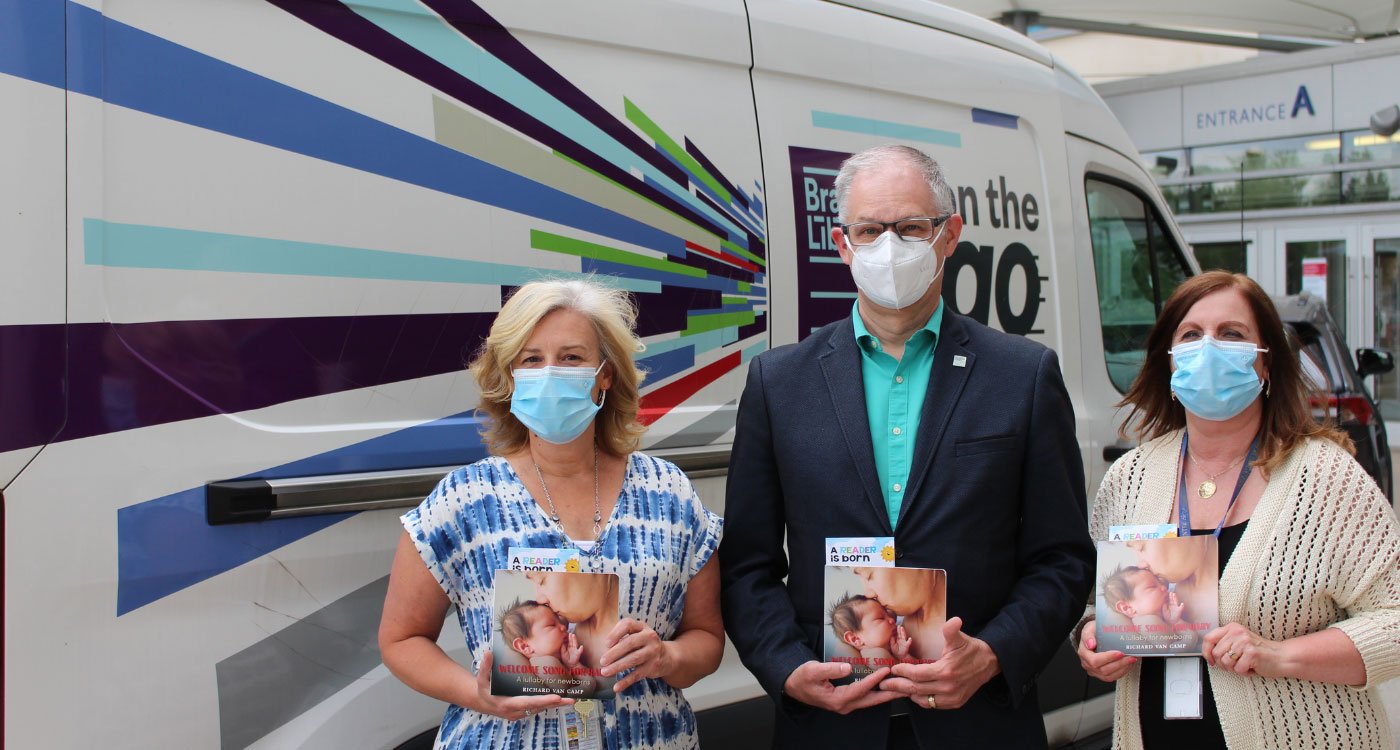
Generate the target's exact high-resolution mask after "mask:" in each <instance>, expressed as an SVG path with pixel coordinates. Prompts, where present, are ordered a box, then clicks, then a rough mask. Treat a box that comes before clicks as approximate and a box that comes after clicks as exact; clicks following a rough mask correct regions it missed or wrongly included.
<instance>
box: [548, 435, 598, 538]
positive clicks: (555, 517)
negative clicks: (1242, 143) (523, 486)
mask: <svg viewBox="0 0 1400 750" xmlns="http://www.w3.org/2000/svg"><path fill="white" fill-rule="evenodd" d="M530 464H531V465H532V466H534V467H535V478H536V479H538V480H540V489H543V490H544V501H545V502H546V503H549V518H550V520H551V521H554V525H555V526H557V527H559V533H561V534H563V535H564V538H565V539H570V537H569V532H567V531H565V530H564V524H562V523H560V522H559V511H558V510H556V509H555V507H554V498H552V497H550V496H549V485H547V484H545V482H544V472H542V471H540V465H539V464H538V463H536V462H535V456H534V454H533V453H532V454H531V455H530ZM602 538H603V505H602V503H600V502H599V500H598V446H597V445H594V446H593V543H594V544H597V543H598V540H599V539H602ZM570 541H572V540H570Z"/></svg>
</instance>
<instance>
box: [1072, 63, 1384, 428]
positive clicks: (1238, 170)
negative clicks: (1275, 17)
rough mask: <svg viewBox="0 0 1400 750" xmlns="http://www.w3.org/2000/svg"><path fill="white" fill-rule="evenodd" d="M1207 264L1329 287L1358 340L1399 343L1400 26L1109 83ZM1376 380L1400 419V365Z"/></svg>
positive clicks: (1293, 288) (1295, 286) (1265, 279)
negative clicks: (1398, 114)
mask: <svg viewBox="0 0 1400 750" xmlns="http://www.w3.org/2000/svg"><path fill="white" fill-rule="evenodd" d="M1097 89H1098V91H1099V93H1100V94H1101V95H1102V96H1103V97H1104V99H1105V101H1107V102H1108V105H1109V107H1111V108H1112V109H1113V111H1114V113H1115V114H1116V115H1117V116H1118V118H1119V119H1120V120H1121V121H1122V122H1123V124H1124V126H1125V127H1126V128H1127V130H1128V133H1129V135H1130V136H1131V137H1132V138H1133V140H1134V142H1135V143H1136V145H1137V147H1138V149H1139V150H1140V151H1142V154H1143V159H1144V160H1145V161H1146V163H1147V166H1148V167H1149V169H1151V170H1152V171H1153V173H1154V174H1155V175H1156V178H1157V180H1158V184H1159V186H1160V187H1161V189H1162V192H1163V195H1164V197H1165V198H1166V200H1167V203H1168V205H1169V206H1170V207H1171V209H1172V210H1173V211H1174V212H1175V214H1176V217H1177V220H1178V223H1179V224H1180V226H1181V229H1182V232H1183V233H1184V234H1185V236H1186V239H1187V241H1188V242H1190V243H1191V244H1192V246H1193V247H1194V249H1195V252H1196V257H1197V259H1198V260H1199V261H1200V264H1201V267H1202V268H1203V269H1210V268H1226V269H1229V270H1233V271H1241V272H1244V273H1247V274H1249V275H1250V276H1252V277H1253V278H1255V279H1256V280H1258V281H1259V282H1260V283H1261V284H1262V285H1263V286H1264V288H1265V289H1266V290H1268V291H1269V292H1271V293H1273V294H1294V293H1297V292H1300V291H1304V290H1306V291H1309V292H1311V293H1313V294H1315V295H1318V296H1321V297H1324V298H1325V299H1326V302H1327V306H1328V308H1329V310H1330V311H1331V313H1332V317H1333V318H1334V319H1335V321H1336V323H1337V325H1338V326H1339V327H1340V328H1341V329H1342V330H1343V332H1344V333H1345V336H1346V338H1347V340H1348V342H1349V344H1350V346H1351V347H1352V348H1353V349H1355V348H1358V347H1376V348H1380V349H1386V350H1389V351H1390V352H1392V353H1393V354H1396V355H1400V134H1391V135H1382V134H1379V133H1376V132H1373V131H1372V129H1371V127H1370V120H1371V117H1372V115H1373V114H1375V113H1377V112H1378V111H1382V110H1385V109H1388V108H1390V107H1392V106H1394V105H1396V104H1397V102H1400V38H1391V39H1385V40H1380V41H1373V42H1368V43H1361V44H1348V45H1343V46H1338V47H1331V48H1326V49H1320V50H1316V51H1308V52H1297V53H1293V54H1289V55H1271V56H1266V57H1258V58H1255V59H1251V60H1247V61H1244V62H1240V63H1233V64H1229V65H1221V66H1216V67H1212V68H1204V69H1198V70H1193V71H1187V72H1182V73H1173V74H1168V75H1162V76H1153V77H1150V78H1139V79H1133V80H1127V81H1115V82H1112V83H1106V84H1102V85H1100V86H1098V87H1097ZM1369 385H1370V387H1371V389H1372V393H1373V394H1374V395H1375V397H1376V399H1377V401H1378V402H1379V404H1380V409H1381V413H1382V414H1383V416H1384V417H1385V419H1386V420H1387V422H1389V423H1390V427H1391V431H1392V434H1394V433H1393V430H1395V429H1397V428H1400V376H1397V373H1395V372H1392V373H1389V374H1387V375H1381V376H1374V377H1373V378H1371V379H1370V382H1369Z"/></svg>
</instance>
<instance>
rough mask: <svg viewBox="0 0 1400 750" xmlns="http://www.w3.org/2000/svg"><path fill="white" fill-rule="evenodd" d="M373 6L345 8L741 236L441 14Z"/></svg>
mask: <svg viewBox="0 0 1400 750" xmlns="http://www.w3.org/2000/svg"><path fill="white" fill-rule="evenodd" d="M375 5H378V6H380V7H370V6H369V5H365V4H361V3H350V4H349V7H350V8H351V9H352V10H354V11H355V12H356V13H358V14H360V15H361V16H363V17H364V18H365V19H366V20H368V21H370V22H371V23H373V24H374V25H376V26H378V27H380V28H381V29H384V30H385V31H387V32H389V33H390V34H393V35H394V36H396V37H398V38H399V39H401V40H403V41H404V42H405V43H407V44H409V45H410V46H412V47H413V48H415V49H417V50H418V51H420V52H423V53H425V54H427V55H428V56H430V57H432V58H433V59H434V60H437V61H438V62H440V63H442V64H443V65H446V66H447V67H449V68H451V69H452V70H454V71H456V72H457V73H460V74H461V75H463V76H465V77H467V78H469V79H471V80H472V81H474V82H475V83H477V84H479V85H480V86H482V87H483V88H485V89H487V90H488V91H490V92H491V93H493V94H496V95H497V96H499V97H501V98H502V99H505V100H506V101H508V102H510V103H511V104H514V105H515V106H517V107H520V109H521V110H523V111H524V112H526V113H528V114H530V115H531V116H533V117H537V118H539V119H540V120H541V121H542V122H545V123H547V124H548V125H549V126H550V127H552V128H554V129H556V130H558V131H559V132H561V133H563V134H565V135H567V136H568V137H569V138H570V139H572V140H574V141H576V142H577V143H578V144H579V145H581V146H584V147H586V148H588V150H590V151H592V152H593V153H595V154H598V155H599V156H601V157H603V158H604V159H607V160H608V161H610V162H612V163H613V165H615V166H617V167H619V168H621V169H623V170H627V171H632V170H639V171H640V172H641V173H642V174H644V175H646V176H647V177H649V178H651V179H652V180H655V181H656V184H657V185H658V186H661V187H662V188H664V189H665V190H666V192H668V193H670V194H671V195H672V197H674V198H676V199H678V200H680V201H682V202H684V203H686V204H687V205H689V206H690V207H691V208H693V209H695V210H696V211H698V212H700V213H701V214H703V215H705V216H707V217H709V218H710V220H711V221H714V222H716V223H718V224H719V225H720V226H723V227H725V228H727V229H729V230H730V231H732V232H734V233H735V234H739V235H742V234H744V231H743V229H742V228H741V227H739V226H737V225H735V224H734V221H733V220H732V219H730V218H729V217H728V216H725V215H724V214H722V213H720V212H718V211H715V210H714V209H712V208H710V207H709V206H708V205H707V204H705V203H704V202H703V201H701V200H700V199H699V198H696V197H695V196H694V195H692V194H691V193H690V191H689V190H688V189H687V188H686V186H683V185H677V184H676V183H675V181H674V180H672V179H671V178H670V177H667V176H666V175H665V174H663V173H662V172H660V171H658V170H657V169H656V168H655V167H653V166H652V165H651V164H650V163H649V162H647V161H646V160H645V159H641V158H639V157H637V156H636V155H635V154H633V153H632V152H631V151H630V150H628V149H627V148H626V147H625V146H623V145H622V144H620V143H618V142H617V141H616V140H614V139H613V138H612V136H609V135H608V134H607V133H604V132H603V131H602V130H600V129H599V128H598V126H596V125H594V124H593V123H591V122H589V121H588V120H587V119H586V118H584V117H582V116H581V115H579V114H578V113H577V112H575V111H573V110H572V109H569V108H568V107H567V106H565V105H564V104H563V103H562V102H560V101H559V100H558V99H556V98H554V96H553V95H552V94H550V93H549V92H547V91H545V90H544V89H542V88H540V87H539V86H537V85H535V83H534V82H533V81H531V80H530V79H528V78H526V77H524V76H522V75H521V74H519V73H517V72H516V71H515V70H514V69H513V68H511V67H510V66H509V65H506V64H505V63H503V62H501V61H500V60H497V59H496V58H495V57H492V56H491V55H490V54H489V53H487V52H486V51H485V50H483V49H481V48H480V47H477V46H476V45H474V44H472V43H471V42H470V41H468V40H467V39H466V38H464V37H463V36H462V35H461V34H460V33H459V32H458V31H457V30H456V29H454V28H452V27H451V26H449V25H447V23H446V22H445V21H443V20H442V19H441V18H439V17H437V16H436V15H429V14H428V13H427V12H426V11H425V9H424V7H423V6H422V5H420V4H419V3H417V2H413V1H412V0H375ZM653 249H656V250H660V249H663V248H653Z"/></svg>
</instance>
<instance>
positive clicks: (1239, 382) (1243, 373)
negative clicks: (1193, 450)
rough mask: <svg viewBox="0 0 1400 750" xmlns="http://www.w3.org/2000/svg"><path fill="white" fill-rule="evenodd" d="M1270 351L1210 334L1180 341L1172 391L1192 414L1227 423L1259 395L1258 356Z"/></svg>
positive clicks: (1174, 351)
mask: <svg viewBox="0 0 1400 750" xmlns="http://www.w3.org/2000/svg"><path fill="white" fill-rule="evenodd" d="M1267 351H1269V350H1268V349H1260V348H1259V347H1257V346H1255V345H1254V344H1253V343H1250V342H1248V341H1217V340H1216V339H1214V338H1212V337H1210V336H1206V337H1204V338H1201V339H1200V340H1197V341H1191V342H1188V343H1185V344H1177V345H1176V346H1174V347H1172V350H1171V354H1172V360H1173V361H1174V362H1175V363H1176V372H1173V373H1172V393H1175V394H1176V398H1177V400H1179V401H1180V402H1181V405H1182V406H1184V407H1186V410H1187V411H1189V412H1191V413H1192V414H1195V415H1196V416H1198V417H1200V418H1201V419H1208V420H1210V421H1212V422H1223V421H1225V420H1227V419H1229V418H1231V417H1233V416H1235V415H1236V414H1239V413H1240V412H1242V411H1244V410H1245V409H1246V408H1247V407H1248V406H1249V405H1250V404H1252V403H1254V399H1256V398H1258V397H1259V390H1260V388H1261V385H1260V383H1259V374H1258V373H1256V372H1255V371H1254V358H1255V357H1256V356H1258V353H1259V352H1267Z"/></svg>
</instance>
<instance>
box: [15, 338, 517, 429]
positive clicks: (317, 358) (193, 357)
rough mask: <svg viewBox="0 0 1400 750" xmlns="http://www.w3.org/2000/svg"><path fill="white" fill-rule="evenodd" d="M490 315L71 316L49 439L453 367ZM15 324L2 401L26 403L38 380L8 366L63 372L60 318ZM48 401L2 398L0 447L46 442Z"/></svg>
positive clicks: (461, 362)
mask: <svg viewBox="0 0 1400 750" xmlns="http://www.w3.org/2000/svg"><path fill="white" fill-rule="evenodd" d="M493 318H494V315H493V314H491V313H460V314H430V315H383V316H362V317H335V318H331V317H325V318H288V319H260V320H205V321H175V322H163V323H128V324H115V325H114V324H108V323H91V324H80V325H70V326H67V334H68V342H67V344H68V346H67V351H68V356H69V357H70V362H69V364H68V367H67V371H68V377H67V381H66V384H67V388H68V401H69V412H70V413H69V417H68V421H67V424H65V425H64V426H63V430H62V432H61V433H60V434H59V436H58V439H59V440H74V439H77V438H82V437H90V436H93V435H102V434H106V433H110V432H117V431H121V430H129V429H134V428H137V427H146V426H149V425H156V424H164V423H167V422H176V421H181V420H186V419H196V418H199V417H206V416H210V415H213V414H222V413H231V412H240V411H247V410H249V409H258V408H261V407H264V406H271V405H273V404H279V403H283V402H286V401H292V400H295V399H301V398H309V397H312V396H321V395H325V394H329V393H337V392H340V391H346V390H352V389H356V388H366V387H370V386H376V385H383V384H386V383H394V382H399V381H404V380H413V379H416V378H422V377H427V376H430V375H438V374H442V373H445V372H451V371H453V370H458V369H461V368H462V367H464V366H465V364H466V359H467V357H468V356H469V355H470V353H471V352H474V351H475V349H476V347H477V346H478V345H479V342H480V341H481V339H482V338H483V337H484V336H485V335H486V331H487V330H488V328H489V327H490V325H491V321H492V319H493ZM16 328H25V327H13V326H10V327H5V328H0V342H3V344H4V345H5V346H3V351H5V352H8V348H9V347H8V345H9V344H12V343H14V342H19V344H21V345H22V346H23V348H20V349H19V351H20V352H21V354H22V355H23V356H20V357H15V358H13V359H12V358H11V357H10V356H8V354H5V356H3V361H5V362H10V361H13V362H16V365H14V366H11V367H7V368H6V369H4V370H0V373H3V374H4V375H5V377H4V378H3V379H0V404H6V405H8V404H11V403H23V402H24V401H25V400H26V399H30V398H31V394H32V393H34V392H36V390H35V389H36V388H37V387H38V386H36V383H35V382H34V381H33V380H32V379H31V380H26V379H25V377H24V376H23V375H18V376H13V377H12V372H11V370H12V368H13V367H18V366H20V365H24V366H25V367H26V368H29V369H32V370H34V371H35V372H36V373H42V374H43V375H42V377H45V378H46V379H47V382H52V383H62V382H64V380H63V377H62V350H63V346H64V342H63V335H64V327H63V326H48V327H44V326H33V327H29V328H33V329H36V330H33V331H25V330H14V329H16ZM16 348H19V347H18V346H17V347H16ZM55 363H57V364H55ZM40 385H42V383H41V384H40ZM38 392H42V391H38ZM35 401H38V399H35ZM51 403H52V401H51V400H50V401H49V402H46V403H45V404H43V405H41V406H40V407H39V408H38V409H37V410H36V411H35V412H34V413H26V412H25V411H24V410H22V409H21V410H17V411H15V412H11V411H9V410H8V409H7V410H6V412H5V414H6V418H5V419H3V420H0V451H6V450H13V449H16V448H21V447H25V446H30V445H37V444H39V443H42V442H44V439H45V437H44V435H45V433H46V432H48V431H50V430H51V429H52V428H51V425H53V424H54V423H55V418H54V410H55V408H56V407H54V406H52V405H49V404H51ZM61 404H62V402H61V401H60V402H59V404H58V406H59V407H61ZM12 413H15V414H17V415H18V418H11V417H10V416H9V415H10V414H12ZM48 434H52V433H51V432H48Z"/></svg>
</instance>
